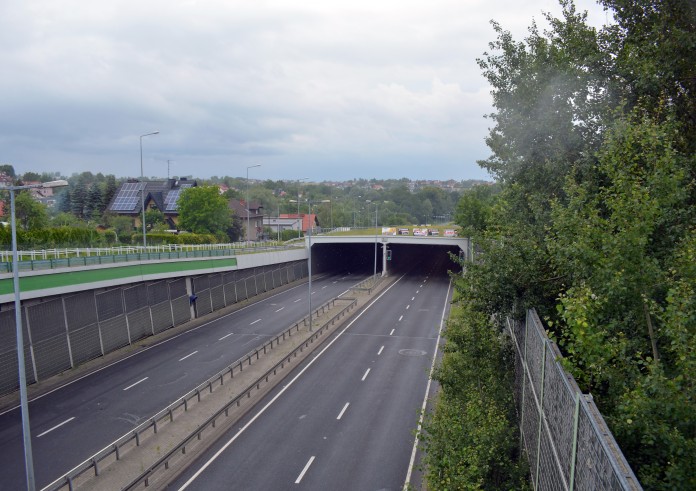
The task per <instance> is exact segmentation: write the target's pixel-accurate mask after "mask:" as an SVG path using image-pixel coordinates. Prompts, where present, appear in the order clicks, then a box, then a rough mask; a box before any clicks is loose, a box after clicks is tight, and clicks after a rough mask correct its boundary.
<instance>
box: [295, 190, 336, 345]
mask: <svg viewBox="0 0 696 491" xmlns="http://www.w3.org/2000/svg"><path fill="white" fill-rule="evenodd" d="M294 201H295V200H292V199H291V200H290V202H291V203H292V202H294ZM297 201H298V202H299V200H297ZM314 203H331V200H328V199H322V200H317V201H312V200H309V199H308V200H307V211H309V219H310V221H311V220H312V205H313V204H314ZM307 255H308V260H307V273H308V276H309V292H308V296H307V299H308V300H307V303H308V308H309V330H310V332H311V331H312V224H311V223H310V224H309V226H308V227H307Z"/></svg>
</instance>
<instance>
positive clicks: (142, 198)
mask: <svg viewBox="0 0 696 491" xmlns="http://www.w3.org/2000/svg"><path fill="white" fill-rule="evenodd" d="M150 135H159V131H153V132H152V133H145V134H144V135H140V185H141V189H140V207H141V208H142V209H143V249H147V231H146V229H145V174H144V172H143V137H145V136H150ZM143 252H145V250H143Z"/></svg>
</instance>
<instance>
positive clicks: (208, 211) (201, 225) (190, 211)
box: [177, 186, 232, 235]
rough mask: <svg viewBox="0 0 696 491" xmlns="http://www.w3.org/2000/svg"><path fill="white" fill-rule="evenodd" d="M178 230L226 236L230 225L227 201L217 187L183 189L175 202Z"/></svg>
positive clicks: (230, 215)
mask: <svg viewBox="0 0 696 491" xmlns="http://www.w3.org/2000/svg"><path fill="white" fill-rule="evenodd" d="M177 206H178V210H179V228H180V229H181V230H186V231H189V232H194V233H197V234H216V235H222V234H226V233H227V230H228V228H229V227H230V226H231V224H232V213H231V211H230V208H229V206H228V203H227V200H226V199H225V197H224V196H221V195H220V192H219V190H218V187H217V186H196V187H191V188H186V189H184V190H183V191H182V192H181V194H180V195H179V200H178V201H177Z"/></svg>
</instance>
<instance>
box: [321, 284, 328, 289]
mask: <svg viewBox="0 0 696 491" xmlns="http://www.w3.org/2000/svg"><path fill="white" fill-rule="evenodd" d="M327 286H329V285H324V286H322V287H321V289H322V290H323V289H324V288H326V287H327Z"/></svg>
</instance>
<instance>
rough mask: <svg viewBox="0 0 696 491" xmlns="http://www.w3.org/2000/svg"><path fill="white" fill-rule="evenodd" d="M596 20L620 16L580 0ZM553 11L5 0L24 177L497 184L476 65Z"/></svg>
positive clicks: (3, 130) (452, 1)
mask: <svg viewBox="0 0 696 491" xmlns="http://www.w3.org/2000/svg"><path fill="white" fill-rule="evenodd" d="M577 5H578V7H579V8H580V9H584V10H585V9H586V10H589V11H590V21H591V22H592V23H593V24H596V25H601V24H602V23H604V21H605V19H606V17H605V14H604V12H603V11H602V9H601V8H600V7H598V6H597V5H596V4H595V3H594V2H593V1H591V0H577ZM544 11H550V12H554V13H558V12H560V7H559V6H558V5H557V2H556V1H555V0H529V1H528V0H525V1H520V0H350V1H343V0H341V1H337V0H312V1H307V0H295V1H291V0H275V1H273V0H271V1H265V0H247V1H241V0H217V1H214V0H205V1H204V0H201V1H194V0H190V1H176V0H166V1H165V0H134V1H131V0H123V1H115V0H100V1H86V0H81V1H71V0H42V1H39V0H22V1H19V0H0V46H1V47H0V66H1V67H2V76H1V77H0V93H1V95H0V164H12V165H14V166H15V170H16V171H17V172H18V173H23V172H26V171H36V172H44V171H59V172H61V173H62V174H64V175H70V174H72V173H74V172H83V171H91V172H93V173H97V172H102V173H104V174H116V175H117V176H119V177H126V176H139V175H140V146H139V136H140V135H142V134H145V133H149V132H153V131H160V134H159V135H155V136H148V137H145V138H143V139H142V141H143V156H144V157H143V163H144V169H145V170H144V173H145V175H146V176H157V177H165V176H166V175H167V165H168V164H167V160H171V161H172V162H171V175H177V176H178V175H193V176H194V177H200V178H207V177H210V176H213V175H217V176H224V175H230V176H245V175H246V172H247V169H246V167H247V166H250V165H255V164H261V167H259V168H254V169H251V170H250V171H249V175H250V177H253V178H256V179H299V178H304V177H308V178H309V179H310V180H311V181H322V180H343V179H351V178H360V177H363V178H368V179H370V178H377V179H386V178H401V177H407V178H410V179H458V180H459V179H488V178H489V177H488V175H487V174H486V172H485V171H483V170H482V169H480V168H479V166H478V165H477V164H476V160H477V159H481V158H486V157H487V156H488V155H489V151H488V149H487V147H486V145H485V143H484V141H483V139H484V137H485V136H486V134H487V132H488V126H489V122H488V121H487V120H486V119H484V115H485V114H487V113H489V112H491V110H492V109H491V106H490V100H491V98H490V95H489V92H490V88H489V87H488V86H487V83H486V81H485V80H484V78H483V77H482V76H481V71H480V69H479V68H478V66H477V64H476V58H477V57H480V56H481V55H482V53H483V52H484V51H486V50H487V49H488V42H490V41H492V40H494V38H495V36H494V32H493V29H492V27H491V25H490V23H489V21H490V20H491V19H495V20H496V21H498V22H500V23H501V24H502V26H503V27H504V28H505V29H507V30H510V31H511V32H512V33H513V35H514V36H515V38H516V39H518V40H521V39H522V37H523V36H524V35H525V33H526V29H527V26H529V24H530V23H531V21H532V19H535V20H536V21H537V22H538V23H539V24H540V25H544V23H543V17H542V12H544Z"/></svg>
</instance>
